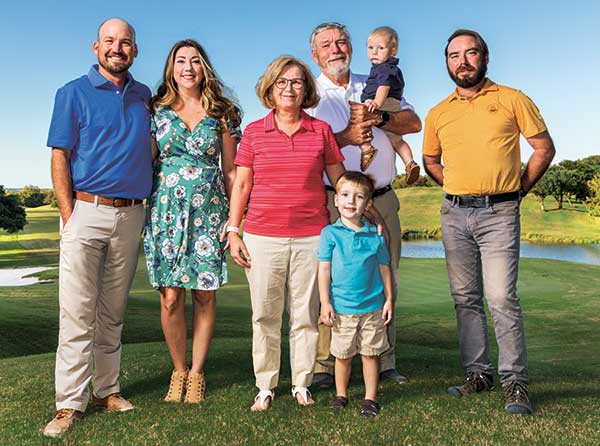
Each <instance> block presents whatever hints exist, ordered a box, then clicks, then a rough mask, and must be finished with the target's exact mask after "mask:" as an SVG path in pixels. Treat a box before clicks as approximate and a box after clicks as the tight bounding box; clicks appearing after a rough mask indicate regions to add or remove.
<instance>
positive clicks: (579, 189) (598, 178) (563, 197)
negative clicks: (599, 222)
mask: <svg viewBox="0 0 600 446" xmlns="http://www.w3.org/2000/svg"><path fill="white" fill-rule="evenodd" d="M530 193H531V194H532V195H534V196H535V197H536V198H537V199H538V201H539V202H540V208H541V210H542V211H544V212H545V211H546V206H545V200H546V198H549V197H552V198H554V200H555V201H556V203H557V205H558V209H562V208H563V206H564V202H565V201H566V202H567V203H568V204H569V206H570V207H573V203H574V202H576V201H577V202H579V203H583V204H584V205H585V207H586V210H587V212H588V213H589V214H590V215H592V216H596V217H598V216H600V155H592V156H589V157H587V158H582V159H580V160H576V161H571V160H563V161H561V162H560V163H558V164H553V165H552V166H550V168H549V169H548V170H547V171H546V173H545V174H544V176H543V177H542V178H541V179H540V181H538V183H537V184H536V185H535V186H534V187H533V189H531V192H530Z"/></svg>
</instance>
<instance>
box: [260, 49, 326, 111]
mask: <svg viewBox="0 0 600 446" xmlns="http://www.w3.org/2000/svg"><path fill="white" fill-rule="evenodd" d="M290 65H295V66H297V67H298V68H300V70H301V71H302V74H303V75H304V99H303V100H302V108H313V107H316V105H317V104H318V103H319V99H320V98H319V95H318V94H317V84H316V82H315V78H314V76H313V75H312V73H311V71H310V68H308V65H306V64H305V63H304V62H302V61H301V60H300V59H297V58H295V57H293V56H286V55H284V56H279V57H278V58H276V59H275V60H273V62H271V63H270V64H269V66H268V67H267V70H266V71H265V73H264V74H263V75H262V76H261V77H260V79H258V83H257V84H256V95H257V96H258V99H260V102H262V103H263V105H264V106H265V107H267V108H271V109H274V108H275V103H274V102H273V96H272V93H273V86H274V85H275V81H276V80H277V78H278V77H279V76H281V73H282V72H283V70H284V69H285V68H287V67H288V66H290Z"/></svg>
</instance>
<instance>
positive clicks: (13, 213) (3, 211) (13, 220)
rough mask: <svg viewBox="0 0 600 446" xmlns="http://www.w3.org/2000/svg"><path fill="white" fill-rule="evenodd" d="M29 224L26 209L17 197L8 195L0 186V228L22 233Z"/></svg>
mask: <svg viewBox="0 0 600 446" xmlns="http://www.w3.org/2000/svg"><path fill="white" fill-rule="evenodd" d="M26 224H27V219H26V218H25V209H24V208H23V206H21V204H20V203H19V198H18V197H17V196H16V195H6V193H5V192H4V186H0V228H2V229H6V231H7V232H9V233H13V232H17V231H20V230H21V229H23V228H24V227H25V225H26Z"/></svg>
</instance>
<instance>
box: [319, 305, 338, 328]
mask: <svg viewBox="0 0 600 446" xmlns="http://www.w3.org/2000/svg"><path fill="white" fill-rule="evenodd" d="M334 320H335V311H333V306H332V305H331V304H325V305H321V322H323V323H324V324H325V325H327V326H328V327H332V326H333V321H334Z"/></svg>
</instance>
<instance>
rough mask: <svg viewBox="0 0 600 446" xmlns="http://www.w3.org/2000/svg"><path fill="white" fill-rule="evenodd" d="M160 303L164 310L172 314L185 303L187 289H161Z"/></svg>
mask: <svg viewBox="0 0 600 446" xmlns="http://www.w3.org/2000/svg"><path fill="white" fill-rule="evenodd" d="M160 304H161V307H162V311H163V312H165V313H167V314H169V315H172V314H174V313H176V312H177V311H178V310H179V309H180V308H181V307H183V305H185V290H183V289H173V288H166V289H164V290H161V293H160Z"/></svg>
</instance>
